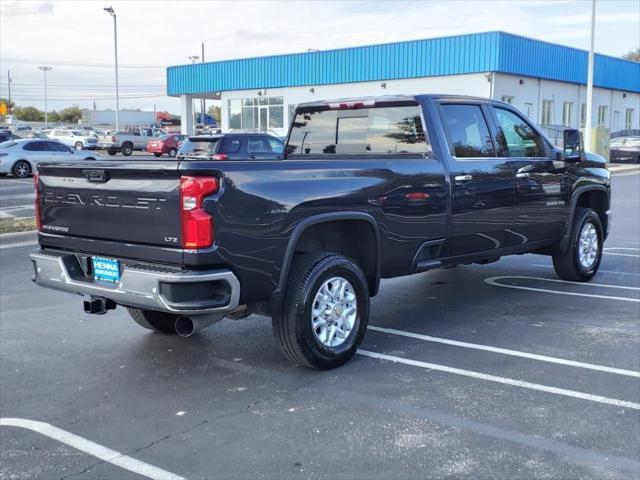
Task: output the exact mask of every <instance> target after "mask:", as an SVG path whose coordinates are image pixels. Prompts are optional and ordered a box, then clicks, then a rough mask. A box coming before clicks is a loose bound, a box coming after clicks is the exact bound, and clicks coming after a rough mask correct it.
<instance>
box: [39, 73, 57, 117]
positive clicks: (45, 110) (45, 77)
mask: <svg viewBox="0 0 640 480" xmlns="http://www.w3.org/2000/svg"><path fill="white" fill-rule="evenodd" d="M38 69H39V70H42V72H43V73H44V126H45V127H46V126H48V125H49V122H48V120H49V119H48V118H47V112H48V111H49V109H48V108H47V72H48V71H49V70H53V68H52V67H47V66H40V67H38Z"/></svg>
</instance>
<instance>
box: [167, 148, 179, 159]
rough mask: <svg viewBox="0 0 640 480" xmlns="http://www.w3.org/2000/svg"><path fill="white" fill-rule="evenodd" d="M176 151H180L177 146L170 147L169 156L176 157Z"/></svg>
mask: <svg viewBox="0 0 640 480" xmlns="http://www.w3.org/2000/svg"><path fill="white" fill-rule="evenodd" d="M176 153H178V151H177V150H176V149H175V148H171V149H169V156H170V157H171V158H174V157H175V156H176Z"/></svg>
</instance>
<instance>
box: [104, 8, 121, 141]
mask: <svg viewBox="0 0 640 480" xmlns="http://www.w3.org/2000/svg"><path fill="white" fill-rule="evenodd" d="M103 10H104V11H105V12H107V13H108V14H109V15H111V16H112V17H113V48H114V53H115V60H116V132H119V131H120V113H119V112H120V93H119V91H120V89H119V88H118V21H117V19H116V11H115V10H114V9H113V7H106V8H103Z"/></svg>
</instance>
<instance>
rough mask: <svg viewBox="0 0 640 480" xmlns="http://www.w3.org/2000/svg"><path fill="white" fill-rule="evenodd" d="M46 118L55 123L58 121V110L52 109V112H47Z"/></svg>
mask: <svg viewBox="0 0 640 480" xmlns="http://www.w3.org/2000/svg"><path fill="white" fill-rule="evenodd" d="M47 120H48V121H50V122H53V123H57V122H59V121H60V115H59V114H58V112H56V111H55V110H53V111H52V112H49V113H47Z"/></svg>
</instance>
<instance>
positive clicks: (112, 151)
mask: <svg viewBox="0 0 640 480" xmlns="http://www.w3.org/2000/svg"><path fill="white" fill-rule="evenodd" d="M107 153H108V154H109V155H111V156H112V157H113V156H114V155H115V154H116V153H118V150H116V149H115V148H110V149H109V150H107Z"/></svg>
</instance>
